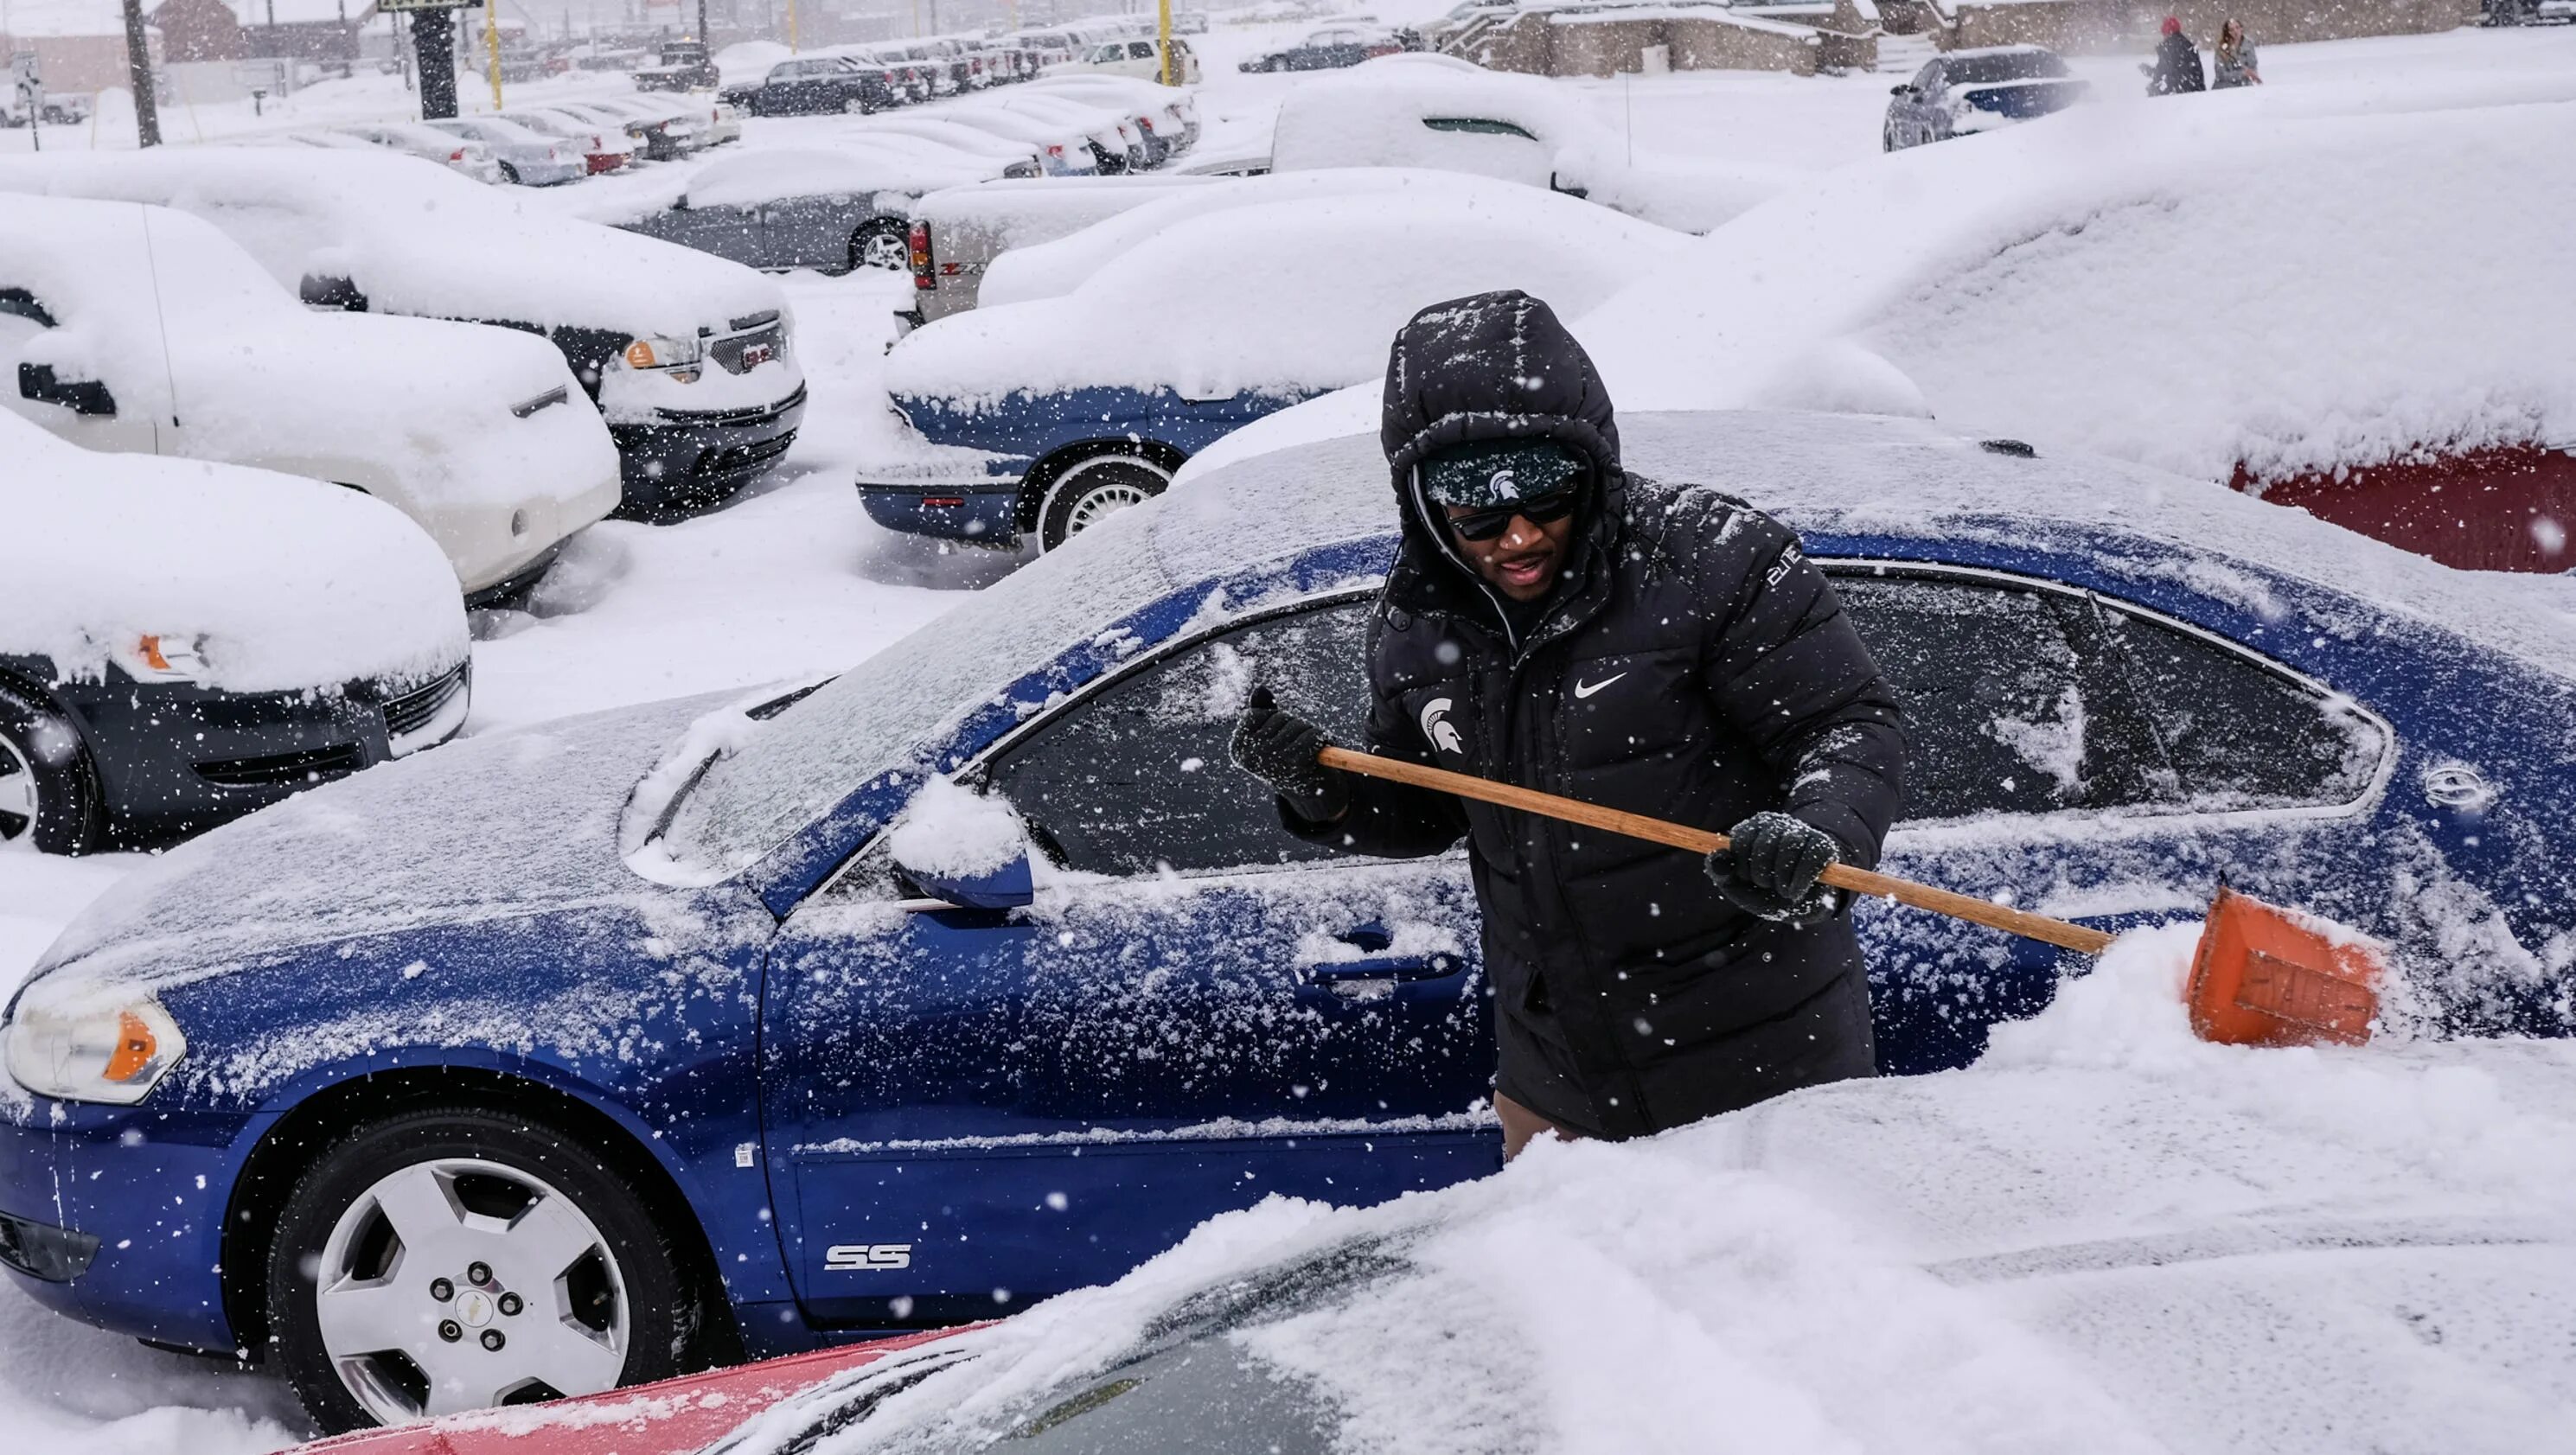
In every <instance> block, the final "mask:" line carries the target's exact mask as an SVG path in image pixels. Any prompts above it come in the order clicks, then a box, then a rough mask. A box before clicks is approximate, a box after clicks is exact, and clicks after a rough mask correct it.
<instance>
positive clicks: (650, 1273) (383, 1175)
mask: <svg viewBox="0 0 2576 1455" xmlns="http://www.w3.org/2000/svg"><path fill="white" fill-rule="evenodd" d="M645 1207H646V1204H645V1202H644V1199H643V1197H642V1196H641V1195H640V1194H639V1192H638V1191H637V1189H636V1187H635V1186H634V1184H633V1183H632V1182H630V1181H629V1180H628V1179H627V1178H625V1177H623V1176H621V1175H619V1174H618V1173H617V1172H615V1171H613V1170H611V1169H610V1168H609V1167H608V1166H607V1165H606V1164H605V1163H604V1162H603V1161H602V1160H601V1159H600V1158H599V1156H598V1155H596V1154H595V1153H593V1152H592V1151H590V1150H589V1149H587V1148H585V1147H584V1146H583V1145H582V1144H581V1141H580V1139H579V1138H577V1137H575V1136H573V1135H571V1134H570V1133H567V1132H565V1131H564V1130H563V1129H561V1128H559V1127H554V1126H550V1125H547V1124H546V1123H544V1122H542V1121H536V1120H531V1119H529V1118H527V1117H523V1116H504V1115H500V1114H497V1113H494V1112H492V1111H490V1110H487V1109H485V1108H483V1107H479V1106H466V1105H455V1106H429V1107H421V1108H416V1109H413V1110H409V1111H405V1112H402V1113H399V1114H397V1115H394V1116H390V1117H387V1118H385V1119H383V1120H380V1121H376V1122H373V1123H369V1124H367V1125H363V1126H361V1127H359V1128H358V1129H357V1130H355V1131H353V1132H350V1133H349V1134H347V1135H345V1136H343V1137H341V1138H340V1139H339V1140H337V1141H336V1142H334V1143H332V1144H331V1145H330V1146H329V1147H328V1148H326V1149H325V1150H324V1151H323V1153H322V1154H321V1155H320V1156H319V1157H318V1158H316V1159H315V1160H314V1162H313V1165H312V1166H311V1167H310V1168H308V1169H307V1170H306V1171H305V1173H304V1174H303V1176H302V1177H301V1178H300V1179H299V1180H298V1181H297V1183H296V1185H295V1187H294V1190H293V1191H292V1192H291V1193H290V1194H289V1195H288V1196H287V1198H286V1200H285V1203H284V1206H283V1210H282V1212H281V1213H280V1215H279V1217H278V1222H277V1229H276V1236H275V1241H274V1242H273V1243H272V1244H271V1245H270V1248H269V1255H268V1266H267V1268H266V1269H265V1270H264V1272H265V1296H266V1307H267V1313H268V1329H269V1340H270V1344H271V1348H272V1349H273V1351H274V1353H275V1356H276V1359H277V1362H278V1364H279V1365H280V1366H281V1367H282V1368H283V1369H284V1371H285V1373H286V1376H287V1378H288V1379H289V1380H290V1381H291V1382H292V1383H293V1384H294V1386H295V1392H296V1394H297V1395H298V1396H300V1397H301V1398H302V1399H303V1401H304V1408H305V1411H306V1413H308V1414H309V1415H311V1416H312V1418H313V1420H314V1423H316V1424H317V1425H319V1426H320V1427H321V1428H322V1429H323V1430H324V1431H325V1432H329V1433H338V1432H342V1431H347V1430H356V1429H364V1428H367V1427H369V1426H373V1425H379V1424H387V1423H395V1422H398V1421H401V1420H405V1419H412V1418H417V1417H419V1416H421V1415H424V1414H436V1413H444V1412H447V1411H450V1410H459V1409H469V1408H476V1407H482V1406H488V1405H492V1404H521V1403H532V1402H534V1401H535V1400H538V1399H542V1398H551V1397H554V1396H557V1395H572V1394H587V1393H595V1392H597V1391H599V1390H604V1389H612V1388H617V1387H620V1386H624V1385H630V1384H644V1383H648V1382H650V1381H653V1380H657V1379H667V1378H669V1377H671V1376H672V1375H675V1374H677V1373H679V1372H680V1370H681V1367H682V1361H683V1359H684V1357H685V1356H686V1355H687V1354H688V1352H689V1351H690V1349H691V1348H692V1346H693V1345H694V1343H695V1341H696V1337H697V1333H698V1328H699V1324H700V1322H701V1314H702V1310H701V1308H700V1307H699V1304H698V1302H697V1299H696V1297H695V1296H694V1295H693V1294H692V1293H691V1291H690V1290H691V1288H692V1286H693V1285H692V1283H691V1281H690V1280H689V1279H688V1278H687V1276H686V1275H685V1273H684V1272H683V1269H682V1265H681V1261H680V1258H679V1255H678V1253H677V1251H676V1250H675V1249H674V1248H673V1246H672V1244H671V1240H670V1239H669V1238H668V1237H667V1236H665V1235H664V1233H663V1231H662V1230H661V1229H660V1228H658V1227H656V1226H655V1225H654V1223H653V1221H652V1219H651V1217H650V1216H648V1215H647V1213H646V1212H645ZM405 1224H409V1225H410V1226H409V1227H405ZM451 1265H452V1266H451ZM478 1272H479V1273H481V1274H482V1275H483V1281H482V1283H481V1284H480V1285H477V1284H475V1283H474V1282H473V1281H472V1275H473V1274H475V1273H478ZM442 1293H444V1294H446V1295H447V1297H445V1298H443V1299H442V1298H440V1297H439V1295H440V1294H442ZM513 1349H515V1350H517V1352H516V1353H513V1352H512V1351H513ZM540 1367H542V1368H544V1369H545V1370H546V1371H547V1372H546V1375H545V1376H540V1375H538V1374H537V1373H536V1372H535V1371H536V1370H537V1369H538V1368H540ZM549 1378H550V1379H552V1380H555V1381H558V1382H560V1383H568V1384H578V1385H580V1386H582V1387H581V1388H578V1389H567V1388H559V1387H558V1385H557V1384H556V1383H549V1382H547V1381H548V1379H549Z"/></svg>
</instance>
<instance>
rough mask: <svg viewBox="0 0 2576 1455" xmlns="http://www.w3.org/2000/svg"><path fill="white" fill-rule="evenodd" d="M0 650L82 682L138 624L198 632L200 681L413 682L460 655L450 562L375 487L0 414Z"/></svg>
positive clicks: (237, 684)
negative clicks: (71, 438)
mask: <svg viewBox="0 0 2576 1455" xmlns="http://www.w3.org/2000/svg"><path fill="white" fill-rule="evenodd" d="M0 456H6V457H7V458H8V460H9V462H10V467H9V469H8V470H7V471H6V472H5V473H0V519H6V520H8V521H9V522H10V532H11V539H12V543H13V544H14V545H16V546H17V547H19V550H18V551H17V553H16V554H17V559H16V561H15V563H14V564H13V565H12V567H11V569H9V570H7V571H5V572H0V652H13V653H25V654H29V655H34V656H41V657H45V658H47V659H49V660H50V661H52V662H53V664H54V667H55V670H57V671H59V672H62V673H65V674H67V675H71V676H76V677H84V678H90V679H93V680H95V679H97V678H99V677H101V676H103V675H104V674H105V672H106V670H107V662H108V660H109V658H110V656H111V655H112V654H113V653H114V652H116V651H118V650H120V649H127V648H130V647H131V646H132V645H133V643H134V642H135V640H136V639H137V638H139V637H140V636H142V635H144V634H145V633H150V634H153V635H157V636H162V637H177V638H185V637H191V636H197V637H202V638H203V639H204V640H203V645H202V646H201V648H200V651H201V653H202V655H203V657H204V660H205V664H206V676H205V677H204V679H203V682H204V685H206V686H209V687H215V688H219V689H222V690H225V691H231V692H282V691H295V690H298V689H303V688H314V687H331V686H337V685H339V684H341V683H345V682H352V681H357V680H361V679H372V680H378V681H388V680H389V681H394V682H414V681H420V680H424V679H427V678H430V677H434V676H436V675H438V674H440V673H443V672H447V671H450V670H452V669H453V668H454V667H455V666H456V665H457V664H458V663H460V662H462V661H464V660H465V654H466V637H465V610H464V607H463V605H462V604H461V603H460V602H459V601H458V599H457V595H456V573H455V572H454V571H453V570H452V569H450V568H449V566H448V564H447V558H446V557H445V556H443V555H441V554H440V553H439V550H438V547H437V546H436V545H435V544H433V543H432V542H431V541H430V539H429V537H427V536H426V535H423V534H422V533H421V531H420V529H419V527H417V526H415V525H413V524H412V523H411V522H410V521H409V520H406V519H404V518H403V516H402V515H401V514H400V513H399V512H397V511H395V510H394V508H393V507H391V506H389V505H386V504H385V503H384V502H382V501H379V500H371V499H369V498H367V497H366V496H363V495H360V494H357V493H355V492H353V491H348V490H341V489H338V488H336V487H334V486H330V485H323V484H318V483H316V482H314V481H311V480H298V479H291V478H289V477H287V476H284V475H276V474H271V473H269V472H267V471H264V470H246V469H241V468H239V467H236V466H231V465H216V464H208V463H205V462H202V461H196V460H171V459H159V458H156V457H153V456H150V455H126V454H101V453H94V452H92V451H89V450H84V449H81V448H79V447H77V446H74V445H68V444H65V443H63V442H62V441H60V440H57V439H55V438H54V437H53V436H51V435H49V434H47V433H45V432H44V431H43V430H40V429H38V428H37V427H35V426H34V425H32V424H28V423H26V422H24V421H22V420H20V419H17V418H16V417H14V416H8V415H0Z"/></svg>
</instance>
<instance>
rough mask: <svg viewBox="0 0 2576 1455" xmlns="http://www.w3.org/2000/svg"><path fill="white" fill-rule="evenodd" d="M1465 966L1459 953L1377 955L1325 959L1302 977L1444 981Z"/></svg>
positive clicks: (1324, 980) (1335, 980) (1336, 980)
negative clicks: (1350, 958)
mask: <svg viewBox="0 0 2576 1455" xmlns="http://www.w3.org/2000/svg"><path fill="white" fill-rule="evenodd" d="M1466 968H1467V959H1466V957H1465V956H1463V955H1447V954H1433V955H1379V956H1374V957H1372V958H1369V959H1364V960H1327V961H1323V962H1321V963H1317V964H1310V965H1308V966H1307V967H1306V976H1307V978H1308V979H1310V980H1314V981H1316V982H1317V983H1319V984H1324V985H1334V984H1348V983H1350V982H1352V981H1354V980H1445V979H1447V978H1448V977H1450V976H1452V975H1455V974H1457V973H1458V972H1459V971H1461V970H1464V969H1466Z"/></svg>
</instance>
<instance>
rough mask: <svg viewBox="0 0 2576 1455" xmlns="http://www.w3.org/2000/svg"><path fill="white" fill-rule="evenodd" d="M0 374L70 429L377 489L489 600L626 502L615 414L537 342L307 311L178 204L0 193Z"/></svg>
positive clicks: (7, 400)
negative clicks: (1, 200) (593, 403)
mask: <svg viewBox="0 0 2576 1455" xmlns="http://www.w3.org/2000/svg"><path fill="white" fill-rule="evenodd" d="M326 155H327V154H326ZM281 160H292V161H297V162H300V161H303V160H305V158H304V157H302V156H297V157H294V158H292V159H286V158H281ZM366 160H369V161H372V160H374V159H372V158H369V159H366ZM459 185H460V186H463V185H466V184H459ZM0 378H7V379H10V380H11V381H12V382H13V383H14V384H15V386H16V387H15V388H14V389H11V390H10V391H9V392H8V393H7V394H6V395H0V404H4V405H5V407H7V408H8V409H9V410H11V411H12V412H14V413H16V414H17V415H19V416H20V417H21V418H24V419H27V420H29V421H32V422H33V423H35V424H37V425H40V426H42V427H43V428H45V429H47V430H49V431H51V432H52V433H53V434H54V435H56V436H57V437H59V438H62V439H65V440H69V441H70V442H72V443H73V444H77V445H81V446H84V447H87V448H89V449H94V450H111V451H119V452H124V453H131V454H151V455H172V456H177V457H180V458H183V459H196V460H216V461H222V462H226V463H229V464H236V465H254V466H258V467H261V468H264V469H270V470H279V471H283V472H285V473H287V474H290V475H302V476H305V477H307V478H310V479H315V480H321V481H324V482H326V483H330V484H336V485H345V486H348V487H351V488H353V489H357V490H363V491H365V492H366V493H367V494H369V495H373V496H376V497H378V498H379V499H382V500H384V501H385V502H386V503H388V504H390V505H393V506H395V507H396V508H398V509H400V510H401V511H402V512H403V513H404V514H406V515H409V516H410V517H411V518H412V519H414V520H416V521H418V522H420V524H421V526H422V527H423V528H424V529H426V530H427V531H428V532H429V534H430V537H431V538H432V539H433V540H435V541H437V543H438V545H439V548H440V549H442V550H444V551H445V552H446V553H447V558H448V561H449V563H450V564H451V565H452V566H453V567H454V570H455V574H456V578H457V580H458V581H460V582H462V583H463V585H464V589H465V592H466V594H467V595H468V596H469V597H472V598H474V599H476V600H478V601H479V600H483V599H486V598H500V597H506V596H509V595H511V594H512V593H514V592H515V591H517V590H518V589H520V588H522V587H524V586H526V585H528V584H530V583H531V582H533V580H534V578H535V577H536V576H537V575H538V574H539V573H541V572H543V571H544V570H545V568H546V566H547V565H548V564H549V563H550V562H551V561H552V560H553V559H554V556H555V553H556V552H557V551H558V550H560V549H561V548H562V546H563V542H564V539H565V538H566V537H568V536H570V535H571V534H572V533H573V532H575V531H577V530H580V529H581V528H582V527H584V526H586V525H589V524H591V523H592V522H594V521H596V520H598V519H599V518H600V517H602V516H604V515H606V514H608V513H609V512H610V511H611V510H613V509H615V508H616V506H617V500H618V480H617V453H616V450H615V448H614V447H613V446H612V445H611V444H610V442H609V438H608V431H607V429H606V428H605V427H603V426H602V425H601V423H600V419H599V414H598V411H596V410H594V409H592V408H590V406H589V404H588V402H587V401H586V400H584V399H583V398H582V397H581V392H580V386H579V385H577V384H575V383H574V382H573V378H572V374H571V371H570V370H569V369H567V368H566V367H565V366H564V361H563V356H562V355H560V354H558V353H557V352H556V351H555V350H553V349H551V348H549V347H547V346H546V345H545V343H544V342H543V341H542V340H539V339H534V338H529V337H527V336H525V335H520V334H514V333H510V332H507V331H504V330H500V329H489V328H480V327H477V326H475V325H472V324H465V323H450V322H446V321H444V320H434V319H425V318H365V317H356V316H350V315H338V314H317V313H313V312H310V311H308V310H306V309H304V308H303V307H301V306H300V305H298V304H297V302H296V300H295V297H294V295H293V294H290V293H288V292H287V291H286V290H285V289H283V288H281V287H279V286H278V284H277V282H276V280H275V279H273V278H271V277H270V276H269V275H268V274H267V273H265V272H262V271H261V270H260V266H259V264H258V263H257V262H255V261H253V260H252V258H251V257H250V255H249V254H247V253H245V252H244V251H243V250H242V249H241V247H240V246H239V245H238V244H236V243H234V242H233V241H232V240H231V239H230V238H228V237H226V236H224V235H223V234H222V233H221V232H218V231H217V230H215V229H214V228H213V227H211V226H209V225H207V223H206V222H204V221H203V220H202V219H200V218H197V217H193V216H190V215H189V214H187V213H184V212H176V211H172V210H170V209H167V208H161V207H149V206H140V205H137V204H134V203H129V202H93V201H88V200H85V199H74V198H54V197H44V198H38V197H18V198H13V199H12V200H11V202H10V205H9V206H8V207H6V208H5V209H0Z"/></svg>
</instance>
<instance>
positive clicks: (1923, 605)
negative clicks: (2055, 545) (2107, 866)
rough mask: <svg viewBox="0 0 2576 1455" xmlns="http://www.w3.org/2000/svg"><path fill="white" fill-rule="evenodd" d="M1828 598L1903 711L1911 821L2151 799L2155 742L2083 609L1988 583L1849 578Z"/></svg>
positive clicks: (2082, 604) (2073, 602)
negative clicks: (1909, 753)
mask: <svg viewBox="0 0 2576 1455" xmlns="http://www.w3.org/2000/svg"><path fill="white" fill-rule="evenodd" d="M1835 589H1836V591H1837V592H1838V593H1839V594H1840V595H1841V597H1842V601H1843V608H1844V610H1846V611H1847V612H1849V613H1850V615H1851V618H1852V622H1853V624H1854V625H1855V626H1856V627H1857V628H1858V629H1859V631H1860V635H1861V639H1862V640H1863V641H1865V642H1867V643H1868V644H1869V649H1870V653H1871V655H1872V656H1873V657H1875V658H1876V659H1877V662H1878V666H1879V670H1880V672H1881V673H1883V674H1884V675H1885V676H1886V677H1887V679H1888V681H1889V682H1890V683H1891V684H1892V685H1893V686H1894V687H1895V688H1896V691H1897V694H1898V696H1899V698H1900V699H1902V700H1903V702H1904V704H1905V712H1906V724H1907V728H1908V730H1909V732H1910V733H1911V735H1912V739H1913V748H1914V752H1913V762H1912V765H1911V767H1910V768H1909V770H1908V773H1907V775H1906V776H1907V783H1906V813H1907V816H1908V817H1909V818H1916V819H1949V818H1962V817H1967V816H1970V815H1975V814H1987V813H2050V812H2055V811H2058V810H2061V809H2072V808H2106V807H2114V806H2118V805H2122V804H2134V803H2143V802H2148V801H2152V800H2153V799H2154V798H2155V797H2156V791H2155V784H2154V781H2153V775H2152V774H2151V772H2150V769H2151V768H2152V766H2153V755H2154V743H2153V741H2152V740H2151V739H2148V738H2147V737H2146V736H2145V733H2144V730H2143V728H2142V727H2141V726H2140V725H2139V724H2137V723H2136V722H2135V721H2134V719H2133V718H2131V717H2130V715H2129V712H2128V708H2127V706H2126V703H2125V700H2124V698H2125V693H2124V692H2123V690H2122V689H2123V686H2124V682H2123V680H2122V679H2121V678H2120V676H2119V675H2118V673H2117V671H2116V669H2115V668H2113V667H2112V666H2110V665H2109V664H2108V663H2106V662H2104V661H2103V660H2101V659H2100V658H2099V657H2098V656H2095V655H2091V654H2088V653H2087V652H2086V651H2085V650H2083V647H2082V644H2084V643H2086V642H2089V640H2090V639H2091V635H2092V634H2091V632H2090V630H2089V627H2090V622H2091V616H2092V612H2091V607H2090V605H2089V604H2088V603H2087V602H2086V601H2085V600H2084V598H2082V597H2078V596H2069V595H2066V594H2064V593H2061V592H2055V591H2042V590H2038V589H2035V588H2029V587H2020V586H2015V585H2012V584H2010V583H2009V582H1999V581H1992V580H1986V579H1965V578H1943V577H1921V576H1874V575H1873V576H1846V575H1842V574H1840V573H1837V575H1836V579H1835Z"/></svg>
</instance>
